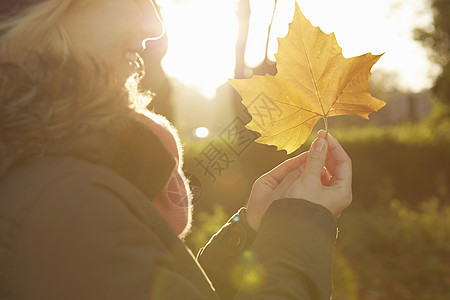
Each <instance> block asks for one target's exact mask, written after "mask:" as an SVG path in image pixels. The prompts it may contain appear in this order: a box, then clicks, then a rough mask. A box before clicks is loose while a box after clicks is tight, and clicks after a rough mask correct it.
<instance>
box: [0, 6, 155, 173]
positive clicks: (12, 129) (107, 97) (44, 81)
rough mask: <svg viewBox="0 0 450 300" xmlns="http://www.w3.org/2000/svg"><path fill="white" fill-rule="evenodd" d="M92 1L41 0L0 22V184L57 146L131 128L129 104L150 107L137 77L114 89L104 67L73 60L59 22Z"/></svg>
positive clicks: (68, 41)
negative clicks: (28, 160)
mask: <svg viewBox="0 0 450 300" xmlns="http://www.w3.org/2000/svg"><path fill="white" fill-rule="evenodd" d="M89 1H92V0H46V1H42V2H39V3H37V4H35V5H32V6H31V7H29V8H28V9H25V10H23V11H22V12H20V13H19V14H17V15H15V16H13V17H10V18H7V19H3V20H1V21H0V177H1V176H2V175H3V174H4V173H5V172H6V171H7V170H8V168H10V166H12V165H13V164H15V163H17V162H18V161H20V160H22V159H24V158H28V157H30V156H36V155H42V154H43V153H45V151H46V147H47V146H48V144H51V143H53V142H55V141H57V140H61V139H65V138H69V137H71V136H82V135H86V134H87V133H89V132H92V131H98V130H114V128H115V127H119V126H120V125H121V124H123V122H130V121H131V119H132V118H133V115H134V108H132V105H131V101H132V99H130V98H133V99H137V98H139V99H141V102H142V103H143V104H141V105H140V106H141V107H142V105H145V104H148V101H149V99H150V97H148V95H147V96H145V95H142V94H139V93H138V92H137V90H138V88H137V86H138V84H137V82H138V80H139V78H138V77H139V76H138V75H135V76H133V77H132V78H130V79H129V81H128V84H127V87H125V86H124V85H121V84H119V85H118V84H117V79H115V78H112V77H111V76H110V75H109V72H108V70H107V68H105V67H104V66H101V65H98V64H96V69H95V70H94V72H92V71H90V72H86V71H85V70H83V69H82V67H80V65H79V64H77V63H76V58H75V57H73V56H72V55H71V51H70V39H69V37H67V35H66V33H65V31H64V29H63V28H62V26H61V25H60V24H59V20H60V18H61V17H62V16H63V15H64V13H65V12H66V11H67V10H69V9H72V8H73V6H75V5H76V6H79V5H84V4H85V3H87V2H89ZM142 67H143V66H142ZM137 95H139V97H138V96H137ZM143 98H144V99H147V102H145V101H143V100H142V99H143Z"/></svg>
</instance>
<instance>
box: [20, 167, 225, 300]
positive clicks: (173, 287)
mask: <svg viewBox="0 0 450 300" xmlns="http://www.w3.org/2000/svg"><path fill="white" fill-rule="evenodd" d="M76 180H77V179H76V178H75V179H74V178H71V177H70V176H69V177H67V178H64V179H62V180H60V181H59V182H58V183H57V184H56V185H55V186H53V187H52V188H51V189H49V190H48V191H46V192H45V193H44V194H43V195H41V197H40V199H39V201H37V202H36V204H35V207H34V208H33V209H32V210H31V212H30V214H29V216H28V218H27V222H26V224H24V225H23V228H22V236H23V238H22V239H21V242H20V245H19V247H18V249H19V250H18V252H17V258H16V261H17V265H16V269H15V272H16V274H17V275H18V276H16V277H15V279H14V286H15V290H16V291H19V292H18V293H20V295H17V296H18V299H36V300H40V299H46V300H53V299H66V300H71V299H84V300H90V299H92V300H93V299H108V300H114V299H117V300H119V299H133V300H139V299H142V300H143V299H146V300H148V299H176V300H179V299H217V298H218V297H217V296H216V294H215V292H214V290H213V289H212V287H211V285H210V283H209V282H208V279H207V278H206V276H205V275H204V274H203V272H202V270H201V268H200V267H199V266H198V265H197V263H196V261H195V258H194V257H193V256H192V254H191V253H190V252H189V251H187V249H186V248H185V246H184V245H183V243H182V242H181V241H180V240H179V239H178V237H177V236H176V235H175V234H174V233H173V232H170V231H171V229H170V227H169V226H168V225H167V224H165V223H163V222H160V220H159V216H152V215H150V214H149V213H150V212H151V211H149V210H148V207H145V204H142V203H141V204H142V205H141V204H139V203H138V202H133V201H129V200H127V199H124V198H123V197H122V195H120V194H118V193H117V192H116V190H117V189H109V188H108V187H106V186H102V185H99V184H86V183H77V182H76ZM130 192H131V195H129V197H133V196H136V197H139V195H133V193H132V190H130ZM142 198H145V197H142ZM150 206H151V204H150ZM161 218H162V217H161ZM162 221H164V220H162ZM156 232H159V233H160V234H161V235H164V236H165V237H166V239H164V240H163V239H161V238H160V236H159V234H157V233H156Z"/></svg>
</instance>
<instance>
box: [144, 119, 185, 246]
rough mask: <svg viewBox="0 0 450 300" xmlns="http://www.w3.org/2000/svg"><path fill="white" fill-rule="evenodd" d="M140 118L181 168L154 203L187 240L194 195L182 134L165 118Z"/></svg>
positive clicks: (176, 230)
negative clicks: (184, 163)
mask: <svg viewBox="0 0 450 300" xmlns="http://www.w3.org/2000/svg"><path fill="white" fill-rule="evenodd" d="M138 118H139V119H140V120H141V121H143V122H144V123H145V124H147V125H148V126H149V127H150V128H151V129H152V130H153V132H155V133H156V134H157V135H158V137H159V138H160V139H161V141H162V142H163V143H164V145H165V146H166V147H167V149H168V150H169V151H170V152H171V153H172V154H173V156H174V157H175V158H176V159H177V165H176V167H175V169H174V170H173V171H172V174H171V176H170V177H169V180H168V182H167V184H166V185H165V187H164V189H163V190H162V191H161V192H160V193H159V194H158V195H157V196H156V198H155V199H154V200H153V204H154V205H155V206H156V208H157V209H158V210H159V212H160V213H161V214H162V215H163V216H164V217H165V218H166V219H167V221H168V222H169V224H170V225H171V226H172V228H173V229H174V230H175V232H176V233H177V234H178V235H179V236H180V237H181V238H183V237H184V236H185V235H186V234H187V233H188V232H189V230H190V228H191V221H192V196H191V193H190V189H189V183H188V181H187V179H186V178H185V176H184V174H183V171H182V169H181V168H182V161H183V160H182V155H181V146H180V142H179V137H178V134H177V133H176V131H175V129H174V128H173V126H171V124H170V123H169V121H167V120H166V119H165V118H163V117H161V116H158V115H154V114H151V115H150V114H149V115H143V114H139V115H138Z"/></svg>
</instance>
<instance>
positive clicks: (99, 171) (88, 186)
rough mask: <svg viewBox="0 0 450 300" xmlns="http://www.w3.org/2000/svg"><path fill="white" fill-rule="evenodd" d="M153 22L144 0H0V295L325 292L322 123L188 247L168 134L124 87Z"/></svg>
mask: <svg viewBox="0 0 450 300" xmlns="http://www.w3.org/2000/svg"><path fill="white" fill-rule="evenodd" d="M162 30H163V29H162V25H161V22H160V19H159V16H158V15H157V13H156V10H155V9H154V5H153V3H152V2H150V1H148V0H114V1H111V0H76V1H75V0H10V1H5V0H2V2H1V4H0V134H1V135H0V137H1V139H0V154H1V155H0V157H1V160H0V161H1V163H0V295H1V298H2V299H148V298H153V299H183V298H184V299H218V298H222V299H233V298H235V299H249V298H252V297H253V298H258V299H260V298H264V299H268V298H291V299H329V298H330V295H331V260H332V251H333V245H334V240H335V236H336V223H335V218H336V217H338V216H339V215H340V213H341V212H342V211H343V210H344V209H345V208H346V207H347V206H348V205H349V204H350V202H351V162H350V159H349V158H348V156H347V155H346V153H345V152H344V150H343V149H342V147H341V146H340V145H339V143H338V142H337V141H336V140H335V139H334V138H333V137H332V136H331V135H328V137H327V138H326V137H325V133H324V132H323V131H320V132H319V133H318V139H316V140H315V141H314V143H313V145H312V147H311V149H310V151H308V152H305V153H303V154H301V155H299V156H297V157H295V158H292V159H290V160H287V161H286V162H284V163H283V164H281V165H279V166H277V167H276V168H274V169H273V170H272V171H270V172H268V173H267V174H265V175H263V176H261V177H260V178H259V179H258V180H257V181H256V182H255V184H254V186H253V188H252V192H251V195H250V198H249V203H248V207H247V208H242V209H241V210H240V211H239V212H238V213H237V214H236V215H235V216H233V217H232V218H231V219H230V221H229V222H228V223H227V224H225V226H224V227H223V228H222V229H221V230H220V231H219V232H218V233H217V234H216V235H215V236H214V237H213V238H212V239H211V241H210V242H209V243H208V245H207V246H206V247H205V248H203V249H202V250H201V251H200V253H199V255H198V260H196V259H195V258H194V257H193V255H192V254H191V253H190V251H189V250H188V249H187V248H186V247H185V246H184V244H183V243H182V239H180V237H181V238H182V237H183V236H184V235H185V234H186V232H187V231H188V230H189V226H190V220H191V207H192V205H191V203H190V194H189V187H188V184H187V182H186V180H185V178H184V176H183V173H182V171H181V164H182V157H181V153H182V151H181V148H180V146H179V139H178V137H177V135H176V132H175V131H174V129H173V128H172V127H171V126H170V124H168V122H167V121H164V118H162V117H160V116H155V115H152V114H150V113H148V112H144V114H142V110H140V109H139V107H143V106H145V105H146V102H145V100H146V99H148V96H146V95H142V94H139V93H138V92H136V91H137V88H136V86H137V81H138V79H139V73H140V70H141V69H142V63H141V60H140V59H139V52H141V51H142V45H143V43H144V42H145V39H147V38H152V37H153V38H157V37H158V36H159V35H160V34H161V32H162ZM131 103H134V105H131ZM137 111H140V112H141V114H138V113H137ZM324 166H326V168H327V172H323V170H324Z"/></svg>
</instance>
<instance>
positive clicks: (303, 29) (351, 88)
mask: <svg viewBox="0 0 450 300" xmlns="http://www.w3.org/2000/svg"><path fill="white" fill-rule="evenodd" d="M278 43H279V46H278V52H277V54H275V59H276V62H277V74H276V75H275V76H272V75H265V76H253V77H252V78H251V79H230V83H231V85H232V86H233V88H234V89H235V90H236V91H238V92H239V94H240V95H241V97H242V99H243V100H242V103H243V104H244V105H245V106H246V107H247V109H248V111H249V113H250V114H251V115H252V121H251V122H250V123H249V124H247V125H246V127H247V128H248V129H250V130H253V131H257V132H259V133H260V134H261V136H260V137H259V138H258V139H257V140H256V142H258V143H262V144H267V145H275V146H277V149H278V150H281V149H285V150H286V151H287V153H288V154H289V153H291V152H293V151H295V150H296V149H298V148H299V147H300V146H301V145H302V144H303V143H304V142H305V141H306V139H307V138H308V136H309V135H310V134H311V131H312V129H313V127H314V125H315V124H316V123H317V121H318V120H320V119H321V118H323V119H324V122H325V129H326V130H327V132H328V122H327V118H328V117H332V116H338V115H357V116H360V117H363V118H365V119H368V118H369V114H370V113H371V112H375V111H377V110H379V109H380V108H382V107H383V106H384V105H385V104H386V103H385V102H384V101H381V100H379V99H376V98H374V97H372V96H371V95H370V86H369V78H370V75H371V71H370V70H371V68H372V66H373V65H374V64H375V63H376V62H377V61H378V59H379V58H380V57H381V55H372V54H371V53H366V54H364V55H361V56H357V57H351V58H345V57H344V56H343V55H342V49H341V47H340V46H339V45H338V43H337V41H336V38H335V36H334V33H331V34H325V33H323V32H322V31H321V30H320V28H319V27H314V26H312V25H311V23H310V22H309V21H308V20H307V19H306V18H305V16H304V15H303V13H302V12H301V10H300V8H299V6H298V4H297V3H296V4H295V14H294V19H293V21H292V23H291V24H290V25H289V31H288V34H287V35H286V37H284V38H280V39H278Z"/></svg>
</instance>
